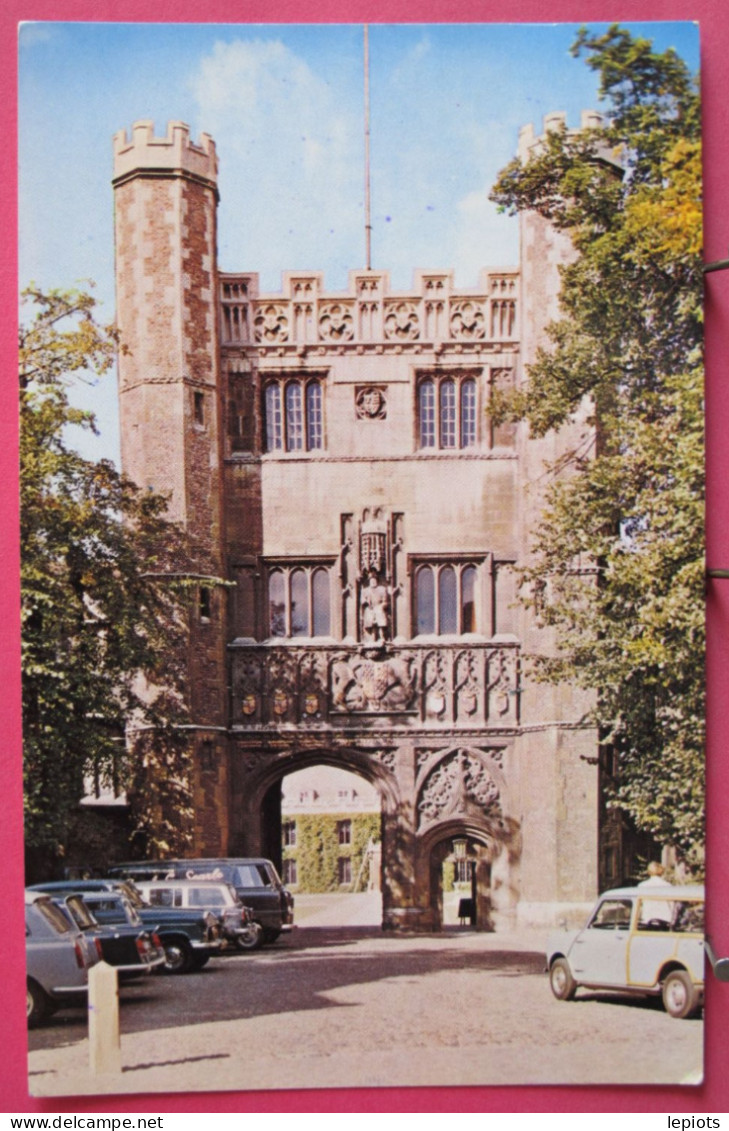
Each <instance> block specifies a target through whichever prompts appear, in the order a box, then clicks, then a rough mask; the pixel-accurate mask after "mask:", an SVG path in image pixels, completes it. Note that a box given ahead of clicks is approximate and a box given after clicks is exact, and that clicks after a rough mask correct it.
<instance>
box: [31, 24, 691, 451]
mask: <svg viewBox="0 0 729 1131" xmlns="http://www.w3.org/2000/svg"><path fill="white" fill-rule="evenodd" d="M590 26H591V27H592V28H595V29H600V28H601V27H604V26H605V25H599V24H594V23H591V24H590ZM625 26H628V27H629V28H630V29H631V31H633V32H634V33H636V34H642V35H646V36H647V37H648V38H650V39H652V40H653V41H654V44H655V45H656V47H657V48H659V49H663V48H665V47H667V46H673V47H675V48H676V50H677V51H678V52H679V54H680V55H681V56H682V57H683V58H684V59H685V60H686V62H687V63H688V64H689V66H690V67H691V68H692V70H694V71H696V70H697V69H698V29H697V27H696V25H694V24H691V23H648V24H646V23H635V24H632V23H630V24H626V25H625ZM577 27H578V25H577V24H554V25H550V24H539V25H534V24H531V25H530V24H522V25H518V24H512V25H510V24H438V25H418V24H404V25H386V24H381V25H373V26H371V28H370V63H371V79H370V88H371V133H372V140H371V166H372V223H373V235H372V260H373V266H374V267H376V268H384V269H387V270H389V271H390V272H391V276H392V284H393V286H394V287H395V288H397V289H407V288H408V286H409V285H410V282H411V280H412V273H413V270H414V269H415V268H446V269H449V268H453V269H455V273H456V283H457V284H458V285H462V286H467V285H469V284H471V283H475V281H476V278H477V275H478V271H479V269H480V268H482V267H485V266H499V265H507V264H514V263H516V261H517V243H516V224H515V222H514V221H513V220H510V219H509V218H506V217H503V216H498V215H497V214H496V210H495V208H494V206H493V205H491V204H490V203H489V201H488V191H489V188H490V186H491V184H492V183H493V181H494V179H495V177H496V175H497V173H498V171H499V170H500V169H501V168H502V167H503V166H504V165H505V164H506V163H507V162H508V161H509V160H510V159H511V157H512V156H513V155H514V153H515V150H516V144H517V138H518V132H519V128H520V127H521V126H522V125H524V124H525V123H527V122H534V124H535V126H536V127H539V126H540V124H541V120H542V116H543V115H544V114H545V113H547V112H549V111H552V110H564V111H566V112H567V115H568V122H569V124H570V125H577V124H578V122H579V114H580V110H581V109H583V108H588V107H589V108H593V107H594V108H598V109H599V104H598V100H597V94H596V80H595V76H594V75H593V74H592V72H591V71H590V70H589V69H588V67H587V66H586V65H585V62H584V60H583V59H573V58H572V57H571V56H570V53H569V47H570V44H571V43H572V42H573V40H574V38H575V33H576V30H577ZM362 38H363V36H362V28H361V27H360V26H358V25H344V24H343V25H326V24H306V25H279V24H277V25H253V24H236V25H222V24H219V25H214V24H121V23H119V24H115V23H107V24H104V23H93V24H92V23H51V22H49V23H27V24H24V25H23V26H22V27H21V32H20V99H19V116H20V281H21V285H24V284H26V283H27V282H29V281H30V280H33V281H34V282H36V283H37V284H39V285H40V286H42V287H67V286H73V285H79V284H81V285H83V281H85V280H88V279H93V280H94V282H95V283H96V291H95V293H96V295H97V297H98V299H99V300H100V302H101V303H102V308H101V312H102V316H103V317H104V318H107V319H109V320H111V319H112V318H113V313H114V278H113V270H114V248H113V211H112V207H113V205H112V190H111V185H110V178H111V166H112V158H111V152H112V149H111V138H112V135H113V134H114V133H115V132H116V131H117V130H119V129H122V128H126V129H129V128H130V127H131V124H132V122H133V121H135V120H138V119H142V118H149V119H152V120H153V121H154V122H155V125H156V132H157V133H158V134H160V135H163V134H164V133H165V129H166V123H167V121H168V120H171V119H182V120H183V121H186V122H187V123H188V124H189V125H190V127H191V131H192V135H193V138H195V139H197V138H199V135H200V132H201V131H203V130H204V131H205V132H207V133H209V134H211V135H212V136H213V137H214V138H215V141H216V144H217V147H218V154H219V158H220V178H219V187H220V193H221V202H220V209H219V252H220V266H221V267H222V269H223V270H241V271H242V270H254V271H258V272H260V275H261V284H262V286H263V288H264V289H266V290H278V289H279V287H280V280H281V273H282V271H284V270H302V269H305V270H309V269H310V270H319V271H324V273H325V285H326V286H327V288H328V289H331V290H335V289H343V288H344V287H345V286H346V280H347V271H348V270H349V269H350V268H355V267H361V266H363V264H364V256H365V250H364V247H365V243H364V203H363V199H364V192H363V140H362V138H363V126H362V102H363V94H362V87H363V82H362ZM113 386H114V382H113V380H111V379H107V380H106V381H105V382H102V384H101V386H100V387H98V388H96V389H89V388H86V387H85V388H84V390H83V394H82V395H83V398H84V402H85V403H87V404H88V405H89V406H90V407H92V408H93V409H94V411H95V412H96V413H97V416H98V421H99V426H100V432H101V436H100V438H99V439H98V440H95V441H88V440H87V441H85V443H84V451H85V452H87V454H89V455H93V456H98V455H102V454H104V455H110V456H112V457H114V458H116V456H117V453H118V437H117V421H116V391H115V388H114V387H113Z"/></svg>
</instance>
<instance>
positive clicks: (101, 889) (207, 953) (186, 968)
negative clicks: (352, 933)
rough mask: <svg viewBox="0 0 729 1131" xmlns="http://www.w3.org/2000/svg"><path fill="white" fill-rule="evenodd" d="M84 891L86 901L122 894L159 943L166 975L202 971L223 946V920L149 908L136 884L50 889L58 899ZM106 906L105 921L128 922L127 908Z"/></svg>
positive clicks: (64, 884) (69, 884)
mask: <svg viewBox="0 0 729 1131" xmlns="http://www.w3.org/2000/svg"><path fill="white" fill-rule="evenodd" d="M79 885H80V887H81V889H82V891H83V894H84V897H86V896H90V895H93V894H94V893H100V894H105V895H109V896H113V895H114V894H120V895H122V896H124V898H125V900H126V901H127V902H128V903H130V904H131V905H132V907H133V909H134V911H135V912H136V914H137V916H138V918H139V920H140V921H141V924H142V926H143V927H145V928H146V929H147V930H148V931H150V932H152V933H153V935H154V936H155V937H156V938H157V939H159V942H160V944H161V946H162V950H163V952H164V961H163V963H162V969H163V970H164V972H165V973H166V974H189V973H190V972H192V971H194V970H201V969H202V967H203V966H205V964H206V963H207V962H208V960H209V959H210V957H211V956H212V955H215V954H218V953H219V952H220V948H221V945H222V939H221V934H222V929H221V924H220V918H219V916H218V915H216V914H215V913H214V912H212V911H207V910H200V909H199V908H197V907H192V908H188V907H182V906H177V907H173V906H172V905H171V904H170V905H167V906H157V907H149V906H148V905H147V904H146V903H145V902H144V900H143V899H142V897H141V895H140V893H139V891H138V890H137V888H136V887H135V885H134V884H131V883H129V882H127V881H124V880H80V881H74V880H55V881H53V882H51V883H49V884H48V885H47V888H48V890H50V891H51V892H52V893H53V894H54V895H60V894H62V893H69V892H74V891H75V890H76V887H77V886H79ZM102 902H106V907H105V909H103V910H102V918H103V919H104V921H105V922H106V923H107V924H109V923H124V922H126V921H127V915H128V913H127V910H126V907H125V906H123V905H122V904H121V903H117V902H116V901H114V900H111V899H110V900H108V901H102Z"/></svg>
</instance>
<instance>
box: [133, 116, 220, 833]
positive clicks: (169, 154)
mask: <svg viewBox="0 0 729 1131" xmlns="http://www.w3.org/2000/svg"><path fill="white" fill-rule="evenodd" d="M217 167H218V166H217V157H216V152H215V143H214V142H213V140H212V139H211V138H210V137H208V136H207V134H203V135H202V137H201V141H200V143H199V144H195V143H193V142H192V141H191V140H190V131H189V128H188V126H186V125H185V124H184V123H183V122H171V123H170V124H169V126H168V129H167V135H166V137H161V138H160V137H155V136H154V126H153V123H151V122H147V121H142V122H136V123H135V124H134V126H133V127H132V133H131V139H130V138H129V137H128V136H127V133H126V131H125V130H121V131H120V132H119V133H117V134H116V135H115V137H114V178H113V185H114V200H115V235H116V285H117V322H118V326H119V330H120V334H121V341H122V352H121V353H120V357H119V399H120V418H121V437H122V445H121V450H122V467H123V470H124V472H125V473H126V474H127V475H128V476H130V478H131V479H133V480H134V481H135V482H136V483H137V484H138V485H139V486H140V487H142V488H148V489H150V490H154V491H156V492H158V493H160V494H163V495H165V496H167V497H168V499H169V512H168V514H169V517H170V518H171V519H172V520H174V521H176V522H178V523H180V524H181V525H182V526H183V527H184V528H185V529H186V530H187V531H188V532H189V533H190V535H191V536H192V539H193V542H194V546H195V555H196V560H195V561H194V563H193V570H192V572H193V574H194V575H195V576H197V577H198V579H199V581H200V587H199V590H198V592H197V594H196V596H195V597H194V598H191V641H190V656H189V658H188V665H187V666H188V672H189V687H190V699H191V708H192V718H193V721H194V727H193V729H192V731H191V733H192V734H193V735H194V738H195V745H196V751H197V754H198V758H197V774H196V788H195V794H196V796H195V810H196V841H197V847H198V848H199V849H202V848H203V847H204V848H206V849H207V850H210V851H220V849H221V848H223V847H224V840H225V822H224V821H223V822H221V820H220V814H221V813H223V812H224V811H225V804H224V803H223V798H224V796H225V790H226V783H225V764H226V757H225V751H224V749H223V748H222V747H219V745H218V737H217V736H218V735H219V733H220V728H221V727H222V726H223V725H224V721H225V707H226V701H225V666H224V630H223V625H224V623H225V608H224V600H225V597H224V592H225V591H224V589H222V588H220V587H217V586H214V585H211V584H210V579H213V578H220V577H221V576H222V574H223V572H224V553H223V507H222V478H221V475H222V469H221V439H220V415H221V413H220V376H219V368H220V367H219V351H218V325H217V264H216V253H217V227H216V225H217V216H216V209H217V202H218V190H217Z"/></svg>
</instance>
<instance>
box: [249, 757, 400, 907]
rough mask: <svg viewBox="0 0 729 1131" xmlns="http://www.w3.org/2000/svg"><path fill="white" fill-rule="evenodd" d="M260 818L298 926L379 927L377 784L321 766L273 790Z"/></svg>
mask: <svg viewBox="0 0 729 1131" xmlns="http://www.w3.org/2000/svg"><path fill="white" fill-rule="evenodd" d="M262 811H263V825H264V830H265V834H266V837H267V843H268V845H269V847H270V850H271V851H270V852H269V853H268V854H269V855H271V856H272V854H273V853H274V852H276V851H277V852H278V856H277V857H276V862H277V866H278V868H279V871H280V874H281V877H282V879H283V882H284V884H285V885H286V887H287V888H288V889H289V890H290V891H291V893H292V894H293V895H294V897H295V900H296V921H297V923H298V924H299V925H300V926H304V927H306V926H314V927H318V926H326V927H331V926H363V927H373V926H377V927H379V926H380V925H381V923H382V799H381V796H380V793H379V791H378V790H377V788H376V787H375V786H374V785H372V784H371V783H370V782H368V781H367V780H366V779H365V778H364V777H362V776H361V775H360V774H354V773H351V772H350V771H348V770H344V769H342V768H340V767H334V766H329V765H325V764H321V763H319V764H316V765H312V766H309V767H307V768H306V769H302V770H294V771H292V772H291V773H290V774H287V775H286V776H285V777H283V778H281V780H280V781H279V782H276V783H274V784H273V785H272V786H271V787H270V788H269V790H268V792H267V794H266V795H265V797H264V799H263V806H262ZM267 815H268V822H267V820H266V816H267ZM279 826H280V835H278V836H277V835H276V830H277V827H279Z"/></svg>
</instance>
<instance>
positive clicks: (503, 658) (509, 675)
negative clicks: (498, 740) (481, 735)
mask: <svg viewBox="0 0 729 1131" xmlns="http://www.w3.org/2000/svg"><path fill="white" fill-rule="evenodd" d="M486 685H487V697H488V718H489V720H490V721H491V722H497V721H503V722H504V723H512V722H513V721H514V720H515V719H516V714H517V697H518V690H519V666H518V654H517V652H516V650H515V649H514V648H493V649H490V650H489V651H488V652H487V654H486Z"/></svg>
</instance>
